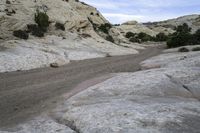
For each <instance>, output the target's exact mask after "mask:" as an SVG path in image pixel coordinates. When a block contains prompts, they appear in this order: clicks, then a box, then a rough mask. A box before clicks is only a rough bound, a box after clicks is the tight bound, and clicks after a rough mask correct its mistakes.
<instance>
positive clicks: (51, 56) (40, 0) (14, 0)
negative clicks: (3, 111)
mask: <svg viewBox="0 0 200 133" xmlns="http://www.w3.org/2000/svg"><path fill="white" fill-rule="evenodd" d="M10 2H11V4H6V0H2V1H1V3H0V62H1V64H0V72H10V71H17V70H29V69H34V68H40V67H47V66H50V64H52V63H56V64H58V65H59V66H61V65H64V64H66V63H69V61H70V60H84V59H90V58H97V57H105V56H106V55H107V54H109V55H111V56H115V55H126V54H137V53H138V51H137V50H136V49H144V47H141V46H138V45H135V44H130V43H129V42H128V41H127V39H126V38H125V37H124V36H123V35H122V34H121V33H120V32H119V31H118V30H117V29H116V28H114V27H113V28H111V30H110V31H109V32H110V34H111V35H112V36H113V38H114V40H115V42H116V43H117V44H114V43H111V42H109V41H106V40H105V39H104V38H102V37H101V36H100V35H99V34H98V33H96V31H95V30H94V27H93V25H98V26H100V25H102V24H105V23H109V22H108V21H107V20H106V19H105V18H104V17H103V16H102V15H101V13H100V12H99V11H98V10H97V9H96V8H94V7H92V6H89V5H87V4H85V3H83V2H79V1H76V0H68V1H65V0H56V1H55V0H10ZM37 9H39V10H40V11H45V12H46V13H47V15H48V16H49V21H50V22H51V23H50V26H49V28H48V31H47V33H45V37H43V38H37V37H34V36H32V35H29V36H30V37H29V39H28V40H19V39H18V38H16V37H14V36H13V31H15V30H26V29H27V24H34V23H35V22H34V14H35V13H36V10H37ZM56 22H59V23H62V24H64V26H65V29H66V30H65V31H61V30H58V29H56V28H55V23H56ZM14 39H16V40H14Z"/></svg>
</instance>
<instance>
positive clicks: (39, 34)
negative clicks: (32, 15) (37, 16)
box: [32, 27, 44, 37]
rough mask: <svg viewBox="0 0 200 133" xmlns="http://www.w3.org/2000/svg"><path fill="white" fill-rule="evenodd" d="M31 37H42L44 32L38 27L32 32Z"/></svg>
mask: <svg viewBox="0 0 200 133" xmlns="http://www.w3.org/2000/svg"><path fill="white" fill-rule="evenodd" d="M32 35H34V36H37V37H44V31H43V30H42V29H41V28H40V27H37V28H35V29H34V30H33V31H32Z"/></svg>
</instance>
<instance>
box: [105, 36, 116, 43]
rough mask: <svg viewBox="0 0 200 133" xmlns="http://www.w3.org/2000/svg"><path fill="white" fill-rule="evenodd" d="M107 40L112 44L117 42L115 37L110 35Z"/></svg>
mask: <svg viewBox="0 0 200 133" xmlns="http://www.w3.org/2000/svg"><path fill="white" fill-rule="evenodd" d="M106 40H107V41H110V42H112V43H114V42H115V41H114V39H113V37H112V36H110V35H108V36H107V37H106Z"/></svg>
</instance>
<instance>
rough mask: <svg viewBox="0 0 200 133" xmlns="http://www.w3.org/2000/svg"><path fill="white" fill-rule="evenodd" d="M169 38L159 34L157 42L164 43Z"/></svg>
mask: <svg viewBox="0 0 200 133" xmlns="http://www.w3.org/2000/svg"><path fill="white" fill-rule="evenodd" d="M167 39H168V37H167V35H165V34H164V33H159V34H157V35H156V38H155V41H159V42H163V41H167Z"/></svg>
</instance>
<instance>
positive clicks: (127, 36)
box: [125, 32, 136, 38]
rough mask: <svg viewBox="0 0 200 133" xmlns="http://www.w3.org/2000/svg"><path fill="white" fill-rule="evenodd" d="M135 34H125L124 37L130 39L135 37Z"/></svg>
mask: <svg viewBox="0 0 200 133" xmlns="http://www.w3.org/2000/svg"><path fill="white" fill-rule="evenodd" d="M135 35H136V33H133V32H127V33H126V35H125V37H126V38H131V37H135Z"/></svg>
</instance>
